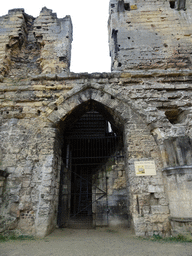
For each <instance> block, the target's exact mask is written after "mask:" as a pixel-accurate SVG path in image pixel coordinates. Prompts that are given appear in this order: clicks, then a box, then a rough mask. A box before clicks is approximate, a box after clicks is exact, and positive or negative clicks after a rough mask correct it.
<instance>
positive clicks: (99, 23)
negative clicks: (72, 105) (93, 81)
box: [0, 0, 111, 73]
mask: <svg viewBox="0 0 192 256" xmlns="http://www.w3.org/2000/svg"><path fill="white" fill-rule="evenodd" d="M44 6H46V7H47V8H48V9H52V10H53V12H56V13H57V17H58V18H63V17H65V16H66V15H71V18H72V22H73V43H72V60H71V71H73V72H89V73H91V72H110V66H111V64H110V63H111V61H110V57H109V48H108V31H107V21H108V10H109V0H97V1H91V0H38V1H35V0H34V1H27V0H9V1H3V3H2V4H1V8H0V16H2V15H6V14H7V13H8V10H10V9H14V8H24V9H25V12H26V13H27V14H29V15H32V16H34V17H37V16H38V15H39V13H40V11H41V9H42V8H43V7H44Z"/></svg>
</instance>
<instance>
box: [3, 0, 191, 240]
mask: <svg viewBox="0 0 192 256" xmlns="http://www.w3.org/2000/svg"><path fill="white" fill-rule="evenodd" d="M120 2H121V5H119V7H118V8H119V9H118V10H119V11H118V12H117V11H113V8H116V7H117V5H118V4H120ZM122 4H123V8H125V7H126V5H125V6H124V3H123V1H119V3H117V2H116V1H115V2H114V3H113V2H111V3H110V10H111V14H110V15H111V16H110V28H109V31H110V33H111V30H113V29H117V28H118V29H119V28H120V30H119V32H118V33H117V35H118V37H119V35H124V36H127V33H129V32H130V33H132V34H131V35H132V36H133V37H134V36H135V37H136V38H138V37H139V36H140V38H141V39H142V40H139V39H137V47H136V44H134V47H136V48H134V49H132V50H131V49H130V50H128V49H122V47H123V46H122V44H121V46H118V47H120V48H119V49H120V51H118V55H116V57H118V58H117V61H118V62H119V61H121V62H122V65H121V67H118V65H117V67H116V66H115V61H116V59H115V58H116V57H115V55H114V53H115V51H117V50H118V49H117V46H116V45H113V42H114V41H113V40H114V37H113V39H111V43H110V47H111V50H112V52H113V53H112V63H113V64H112V70H116V71H117V70H119V71H121V72H112V73H93V74H87V73H82V74H81V73H80V74H75V73H70V72H69V64H70V49H71V41H72V25H71V20H70V17H68V16H67V17H65V18H64V19H57V17H56V14H53V13H52V11H51V10H48V9H46V8H43V9H42V11H41V14H40V16H39V17H37V18H36V19H34V18H33V17H31V16H29V15H27V14H25V13H24V11H23V10H22V9H17V10H11V11H9V14H8V15H6V16H3V17H1V18H0V24H1V28H0V29H1V30H0V31H1V34H0V37H1V40H0V56H1V61H0V63H1V78H0V114H1V115H0V162H1V166H0V169H1V170H2V172H1V173H0V175H1V176H0V205H1V208H0V211H1V219H0V231H1V232H4V231H6V230H17V231H19V232H22V233H25V234H26V233H28V234H34V235H37V236H45V235H46V234H48V233H49V232H51V231H52V230H53V229H54V228H55V227H56V225H57V212H58V200H59V187H60V171H61V166H62V164H63V163H62V147H63V133H64V131H65V129H66V127H67V126H68V125H69V124H71V123H73V122H75V121H76V120H77V119H78V118H79V117H80V116H82V115H83V114H84V113H85V112H87V111H88V110H90V105H92V106H94V109H95V110H96V111H100V112H101V114H102V115H103V116H104V117H106V118H107V120H108V121H109V122H111V123H112V124H113V125H114V126H115V127H118V129H120V130H121V131H122V133H123V140H124V141H123V144H124V156H125V157H124V161H123V162H120V163H117V164H114V163H113V164H112V165H111V166H110V168H109V172H108V187H107V193H108V198H109V199H110V200H109V201H110V202H109V210H110V212H109V216H110V218H109V219H110V220H111V224H115V225H116V224H118V223H119V224H120V225H122V223H124V222H122V221H121V218H120V217H121V216H118V213H121V214H124V217H125V216H127V217H126V218H127V221H129V225H132V227H133V228H134V230H135V233H136V235H153V234H160V235H168V234H170V232H171V230H173V231H174V232H177V231H178V230H179V232H180V231H181V230H184V229H187V232H191V224H190V221H189V218H190V217H191V216H189V215H187V213H190V212H191V210H192V208H191V207H192V205H191V195H192V193H191V174H190V168H188V172H187V173H182V175H181V174H171V173H170V175H165V171H163V170H165V168H169V167H172V166H188V167H189V166H190V165H191V162H192V160H191V159H192V157H191V155H192V150H191V137H192V122H191V115H192V108H191V102H192V99H191V95H192V87H191V81H192V71H191V65H190V58H189V49H190V44H191V40H190V36H187V35H189V34H190V33H191V32H190V31H189V30H191V23H190V20H189V16H188V15H189V14H190V5H189V3H187V6H188V7H187V11H186V12H185V13H184V11H183V10H182V11H181V14H180V17H179V18H178V15H179V14H178V13H177V12H178V11H177V10H176V9H174V10H172V9H171V8H169V7H168V4H169V3H168V2H164V3H162V2H159V3H158V4H157V3H156V2H155V3H154V6H152V7H150V8H149V3H146V5H145V6H144V5H142V2H141V3H139V4H137V8H136V3H132V4H131V5H130V11H129V12H128V13H127V12H125V10H124V9H121V8H120V7H122ZM161 4H162V6H161V7H160V5H161ZM112 5H114V7H113V6H112ZM126 8H127V7H126ZM145 8H148V11H147V12H146V11H144V10H145ZM157 8H158V10H157ZM160 8H161V11H160ZM122 10H123V11H122ZM112 11H113V12H112ZM126 11H127V10H126ZM166 14H170V15H166ZM118 15H119V16H118ZM125 15H127V17H126V19H128V21H127V22H126V24H123V23H124V22H125ZM146 15H148V16H146ZM173 16H174V20H177V19H178V20H177V21H178V22H180V23H182V24H183V26H184V28H186V27H187V26H188V27H187V30H188V32H189V33H188V34H186V33H187V32H186V29H183V30H182V31H181V29H179V32H178V35H177V30H176V29H173V32H172V33H173V35H170V33H171V32H170V28H169V27H170V22H171V21H172V19H173ZM117 17H119V20H118V19H117ZM138 17H140V19H138ZM162 17H164V19H161V18H162ZM129 18H130V19H131V21H129ZM147 19H153V23H154V20H156V24H155V27H153V26H151V24H152V23H151V22H152V21H151V20H150V22H149V20H147ZM141 20H142V24H140V23H139V21H141ZM181 21H182V22H181ZM130 22H131V23H130ZM149 23H150V26H149ZM130 24H132V25H134V26H135V27H134V26H133V27H130ZM160 24H161V25H160ZM162 24H167V25H166V26H165V25H162ZM175 24H176V23H174V24H173V25H174V26H175ZM144 25H145V28H143V27H141V26H144ZM126 26H127V27H126ZM158 26H159V28H158ZM137 29H138V30H137ZM156 30H158V31H159V32H158V35H155V33H156V32H155V31H156ZM136 31H138V34H137V35H136ZM163 31H164V32H163ZM120 32H121V33H120ZM113 33H115V32H113ZM163 33H164V34H163ZM149 34H150V35H151V37H150V38H152V39H150V38H149ZM114 35H115V34H114ZM181 35H182V38H181V37H180V39H178V38H177V36H181ZM155 36H157V37H158V40H156V39H154V37H155ZM118 37H117V39H118ZM172 37H173V40H172V39H170V38H172ZM143 38H144V39H145V40H144V39H143ZM149 39H150V40H149ZM153 39H154V40H155V41H154V40H153ZM118 40H119V39H118ZM121 40H122V43H125V41H124V38H123V37H122V38H121ZM127 40H129V39H127ZM130 40H131V39H130ZM157 41H158V42H157ZM179 41H180V42H182V43H181V44H180V46H178V44H176V42H177V43H178V42H179ZM141 42H142V44H141ZM170 42H171V43H172V46H170ZM165 43H166V44H167V46H165V45H163V44H165ZM152 45H154V48H153V51H155V54H154V55H152V53H153V51H152V52H151V51H150V49H151V47H152ZM155 45H156V46H157V48H158V51H156V50H155V49H156V48H155ZM178 47H180V48H179V57H178V58H177V61H176V62H174V61H173V60H176V58H175V56H176V55H177V54H178ZM186 47H187V49H186ZM176 48H177V54H176V55H174V54H173V53H174V51H175V49H176ZM168 49H169V52H168V53H166V52H165V50H166V51H167V50H168ZM143 51H144V52H143ZM127 52H130V53H131V52H132V53H131V54H132V55H131V57H130V58H131V60H132V61H133V62H131V63H132V64H133V65H132V64H130V59H129V55H126V54H127ZM141 52H143V53H142V54H141ZM183 52H185V53H183ZM147 53H149V56H148V57H147ZM160 53H161V56H160V55H158V54H160ZM136 55H137V56H136ZM143 56H144V57H143ZM152 56H153V57H152ZM158 56H160V57H162V56H163V57H162V58H160V57H159V58H160V59H161V60H158V58H157V57H158ZM139 57H140V58H139ZM141 57H142V58H141ZM187 58H188V59H187ZM168 59H169V60H171V61H172V63H173V62H174V67H172V66H170V65H169V64H170V62H169V61H168ZM178 59H180V60H178ZM184 59H187V60H188V61H187V62H185V61H184ZM156 61H157V62H156ZM158 61H160V62H158ZM178 61H181V62H182V63H184V64H186V65H180V66H179V65H177V63H178ZM168 63H169V64H168ZM154 65H155V66H154ZM128 69H129V71H128V72H127V71H126V70H128ZM90 103H91V104H90ZM140 160H141V161H149V160H154V161H155V166H156V175H150V176H137V175H136V172H135V166H134V162H135V161H140ZM4 171H6V172H7V173H8V176H7V175H3V173H5V172H4ZM66 172H67V171H66ZM101 177H102V170H100V172H98V176H97V177H95V179H96V180H97V182H99V183H100V184H102V183H103V180H102V178H101ZM180 195H182V198H183V200H181V198H180ZM181 204H182V208H183V211H180V210H179V209H180V208H179V207H181ZM110 207H111V208H110ZM118 207H119V208H118ZM97 209H98V208H97V207H96V208H95V214H96V213H97ZM118 209H119V211H118ZM125 210H126V212H125ZM121 214H120V215H121ZM184 215H185V216H184ZM170 217H171V218H172V219H171V222H170ZM182 217H185V218H188V221H189V223H188V224H186V225H183V228H178V227H179V225H177V224H178V222H176V224H174V220H177V218H182ZM174 218H175V219H174ZM170 224H171V225H172V228H171V225H170ZM185 231H186V230H185Z"/></svg>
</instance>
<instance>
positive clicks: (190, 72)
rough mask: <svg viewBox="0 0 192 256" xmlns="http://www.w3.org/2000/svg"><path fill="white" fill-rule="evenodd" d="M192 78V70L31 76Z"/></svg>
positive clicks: (42, 77) (65, 78)
mask: <svg viewBox="0 0 192 256" xmlns="http://www.w3.org/2000/svg"><path fill="white" fill-rule="evenodd" d="M183 76H192V70H190V69H185V70H141V71H133V70H130V71H125V72H123V71H122V72H120V71H112V72H106V73H105V72H103V73H73V72H64V73H60V74H51V73H50V74H40V75H36V76H31V80H32V81H38V80H67V79H68V80H70V79H80V78H87V79H91V78H151V77H183Z"/></svg>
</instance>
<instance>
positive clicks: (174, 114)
mask: <svg viewBox="0 0 192 256" xmlns="http://www.w3.org/2000/svg"><path fill="white" fill-rule="evenodd" d="M165 115H166V117H167V119H168V120H169V122H170V123H171V124H177V123H181V122H182V121H183V118H184V115H183V111H182V110H181V109H179V108H177V107H175V108H171V109H168V110H165Z"/></svg>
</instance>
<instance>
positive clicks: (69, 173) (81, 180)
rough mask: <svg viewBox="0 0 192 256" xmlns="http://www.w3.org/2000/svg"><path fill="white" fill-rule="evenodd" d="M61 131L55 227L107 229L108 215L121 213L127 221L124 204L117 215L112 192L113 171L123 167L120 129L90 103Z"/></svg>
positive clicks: (105, 112)
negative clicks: (61, 142) (58, 190)
mask: <svg viewBox="0 0 192 256" xmlns="http://www.w3.org/2000/svg"><path fill="white" fill-rule="evenodd" d="M61 130H62V135H63V137H62V139H63V148H62V162H63V164H62V168H61V173H60V192H59V208H58V226H59V227H73V228H92V227H95V226H107V225H108V224H109V220H110V216H111V215H114V214H117V215H122V211H123V212H124V217H125V219H126V217H127V208H126V207H127V206H126V205H125V204H126V203H124V207H123V208H124V209H123V210H122V209H119V211H120V212H119V213H118V210H117V208H119V202H118V203H117V202H116V199H114V195H112V193H111V189H112V179H113V176H114V172H115V169H118V167H119V166H123V165H124V154H123V129H122V126H120V127H117V125H116V123H115V120H114V119H113V116H112V115H111V113H109V111H108V110H107V109H106V107H104V105H102V104H100V103H98V102H95V101H93V100H90V101H88V102H85V103H82V104H81V105H80V106H78V107H77V108H75V109H74V110H73V111H72V112H71V113H70V114H69V115H68V116H67V118H66V119H65V121H63V122H62V124H61ZM117 197H118V198H120V197H121V195H119V196H118V195H117ZM122 198H123V200H124V201H126V200H127V199H126V195H124V196H123V197H121V199H122ZM112 201H114V202H112ZM115 204H118V206H117V207H115ZM125 208H126V209H125ZM114 209H115V210H114Z"/></svg>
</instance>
